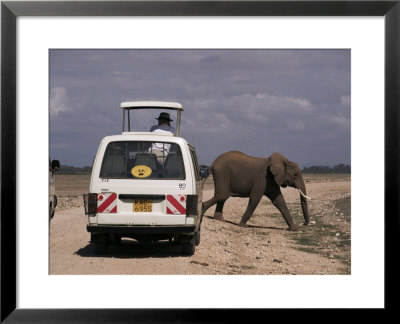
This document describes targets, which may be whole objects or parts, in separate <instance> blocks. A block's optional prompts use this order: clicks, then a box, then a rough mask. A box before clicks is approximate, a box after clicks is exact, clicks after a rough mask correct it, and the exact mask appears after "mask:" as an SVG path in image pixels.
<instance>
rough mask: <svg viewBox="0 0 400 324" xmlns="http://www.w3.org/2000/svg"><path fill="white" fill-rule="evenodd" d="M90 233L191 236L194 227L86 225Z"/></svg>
mask: <svg viewBox="0 0 400 324" xmlns="http://www.w3.org/2000/svg"><path fill="white" fill-rule="evenodd" d="M86 228H87V231H88V232H90V233H114V234H193V233H194V232H195V229H196V226H195V225H185V226H169V225H164V226H145V225H137V226H118V225H106V226H105V225H87V227H86Z"/></svg>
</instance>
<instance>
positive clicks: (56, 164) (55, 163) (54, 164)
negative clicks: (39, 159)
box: [51, 160, 60, 171]
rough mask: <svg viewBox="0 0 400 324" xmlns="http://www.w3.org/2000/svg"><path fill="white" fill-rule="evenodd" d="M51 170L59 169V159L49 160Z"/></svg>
mask: <svg viewBox="0 0 400 324" xmlns="http://www.w3.org/2000/svg"><path fill="white" fill-rule="evenodd" d="M51 170H52V171H59V170H60V161H58V160H53V161H51Z"/></svg>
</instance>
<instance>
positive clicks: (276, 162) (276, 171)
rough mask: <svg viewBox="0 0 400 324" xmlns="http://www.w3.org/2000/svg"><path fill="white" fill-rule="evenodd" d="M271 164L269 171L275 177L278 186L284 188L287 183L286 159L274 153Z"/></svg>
mask: <svg viewBox="0 0 400 324" xmlns="http://www.w3.org/2000/svg"><path fill="white" fill-rule="evenodd" d="M270 159H271V163H270V165H269V169H270V170H271V173H272V174H273V175H274V178H275V182H276V183H277V184H278V186H280V187H281V186H282V185H283V183H284V181H285V161H286V158H285V157H284V156H283V155H282V154H279V153H273V154H272V155H271V157H270Z"/></svg>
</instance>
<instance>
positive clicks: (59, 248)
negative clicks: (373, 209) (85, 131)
mask: <svg viewBox="0 0 400 324" xmlns="http://www.w3.org/2000/svg"><path fill="white" fill-rule="evenodd" d="M304 178H305V181H306V187H307V195H308V196H310V197H311V198H312V200H311V201H309V203H308V206H309V214H310V220H311V223H310V225H308V226H301V227H300V228H299V230H298V231H296V232H290V231H288V230H287V226H286V223H285V221H284V220H283V217H282V216H281V215H280V213H279V211H278V210H277V209H276V208H275V207H274V206H273V205H272V203H271V202H270V201H269V200H268V198H265V197H264V198H263V199H262V200H261V202H260V204H259V206H258V207H257V209H256V210H255V212H254V214H253V216H252V217H251V218H250V220H249V221H248V223H247V224H248V225H249V227H248V228H241V227H239V226H237V224H238V223H239V221H240V219H241V217H242V214H243V213H244V211H245V209H246V206H247V199H245V198H232V197H231V198H229V199H228V201H227V202H226V203H225V207H224V217H225V222H220V221H216V220H214V219H213V214H214V209H215V207H212V208H210V209H209V210H208V211H207V212H206V214H205V215H204V219H203V223H202V228H201V242H200V245H199V246H197V247H196V252H195V254H194V255H193V256H185V255H183V254H182V248H181V246H179V245H172V244H169V242H168V241H160V242H156V243H151V244H139V243H138V242H136V241H135V240H131V239H122V242H121V244H120V245H111V246H110V248H109V252H108V254H107V255H96V254H94V253H93V251H92V249H91V246H90V244H89V240H90V235H89V233H88V232H87V231H86V224H87V216H85V214H84V207H83V198H82V195H83V194H84V193H87V192H88V188H89V176H74V175H57V176H56V192H57V196H58V206H57V208H56V213H55V216H54V218H53V219H52V221H51V224H50V274H54V275H56V274H146V275H150V274H162V275H165V274H191V275H193V274H195V275H201V274H223V275H227V274H234V275H235V274H236V275H238V274H240V275H256V274H258V275H267V274H288V275H300V274H326V275H328V274H334V275H337V274H344V275H348V274H350V273H351V272H350V271H351V255H350V251H351V231H350V229H351V217H350V210H351V203H350V202H351V199H350V193H351V191H350V175H305V176H304ZM203 192H204V199H205V200H206V199H209V198H211V197H212V195H213V184H212V179H207V181H206V183H205V185H204V190H203ZM282 192H283V195H284V197H285V200H286V202H287V204H288V207H289V210H290V211H291V214H292V217H293V219H294V221H295V223H296V224H299V225H300V224H302V223H303V221H304V219H303V215H302V212H301V205H300V201H299V194H298V192H297V190H295V189H293V188H285V189H284V188H282Z"/></svg>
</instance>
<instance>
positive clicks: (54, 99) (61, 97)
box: [50, 87, 71, 116]
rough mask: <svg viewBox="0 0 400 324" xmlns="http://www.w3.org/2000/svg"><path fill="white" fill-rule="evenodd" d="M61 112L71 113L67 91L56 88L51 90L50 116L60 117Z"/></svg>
mask: <svg viewBox="0 0 400 324" xmlns="http://www.w3.org/2000/svg"><path fill="white" fill-rule="evenodd" d="M61 111H71V107H70V106H69V105H68V96H67V89H66V88H63V87H54V88H52V89H51V90H50V115H53V116H58V114H59V113H60V112H61Z"/></svg>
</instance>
